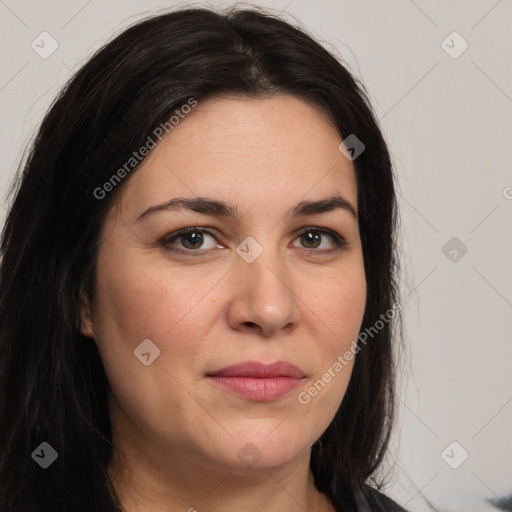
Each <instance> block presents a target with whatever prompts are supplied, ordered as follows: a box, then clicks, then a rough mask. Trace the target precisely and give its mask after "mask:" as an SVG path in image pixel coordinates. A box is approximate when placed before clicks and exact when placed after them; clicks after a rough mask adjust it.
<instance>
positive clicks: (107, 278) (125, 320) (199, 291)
mask: <svg viewBox="0 0 512 512" xmlns="http://www.w3.org/2000/svg"><path fill="white" fill-rule="evenodd" d="M127 252H128V251H125V255H124V256H123V252H122V251H118V252H117V253H114V251H112V252H109V256H108V258H103V259H100V260H99V261H98V276H97V279H98V280H97V282H98V296H97V304H98V308H97V315H96V316H97V317H98V320H97V321H95V330H96V333H97V335H98V345H99V349H100V352H101V353H102V358H103V359H104V362H105V367H106V369H107V367H108V368H109V370H110V373H111V374H112V375H113V377H114V378H115V377H119V376H120V375H119V374H120V373H122V372H126V369H127V368H133V367H134V366H135V367H137V365H140V362H139V361H138V360H137V359H136V358H135V357H134V350H135V349H136V348H137V347H138V346H139V345H140V344H141V343H142V342H143V340H147V339H149V340H151V342H152V343H154V345H155V346H156V347H158V349H159V350H160V351H161V354H160V356H159V358H160V361H158V363H159V364H162V362H163V361H164V360H165V363H164V364H165V365H166V367H168V368H170V369H172V370H176V371H180V370H181V371H184V370H183V369H184V368H186V366H187V365H186V364H185V363H186V362H184V361H183V360H184V359H186V358H187V356H190V357H192V356H194V355H195V354H196V352H198V351H199V347H200V342H201V341H203V340H204V339H205V337H206V336H207V333H208V329H209V322H208V318H207V316H208V314H210V315H212V314H214V313H213V312H212V307H211V305H209V301H208V296H209V293H208V292H209V290H210V289H211V288H212V287H214V286H215V284H216V282H217V281H219V275H216V276H215V275H212V273H210V274H209V275H206V274H205V273H204V272H203V273H199V272H188V273H187V275H186V278H184V276H183V275H182V274H181V273H180V272H179V271H174V270H173V271H171V269H170V268H169V267H165V266H162V267H159V268H155V265H154V263H153V264H150V263H149V262H147V261H145V260H144V259H143V258H133V257H132V258H130V257H129V254H126V253H127ZM115 256H117V257H115ZM210 323H211V322H210ZM169 354H172V357H169ZM180 362H181V364H180Z"/></svg>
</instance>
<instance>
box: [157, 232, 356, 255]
mask: <svg viewBox="0 0 512 512" xmlns="http://www.w3.org/2000/svg"><path fill="white" fill-rule="evenodd" d="M310 231H312V232H316V233H321V234H322V235H328V236H330V237H331V238H332V239H333V243H334V246H335V247H334V248H333V249H306V248H304V249H303V250H304V251H305V252H306V253H307V254H309V255H314V256H318V255H322V254H323V255H330V254H332V253H334V252H337V251H341V250H343V248H344V247H345V246H347V245H348V244H349V243H348V242H347V241H346V240H345V239H344V238H343V237H342V236H341V235H339V234H338V233H336V232H334V231H331V230H330V229H325V228H314V227H308V228H304V229H303V230H302V231H301V232H300V233H299V234H298V235H297V237H296V238H299V237H301V236H303V235H305V234H307V233H308V232H310ZM190 233H200V234H207V235H210V236H211V237H213V238H215V239H216V236H215V233H213V232H212V231H210V230H209V229H206V228H197V227H190V228H185V229H180V230H179V231H175V232H174V233H170V234H169V235H167V236H166V237H164V238H163V239H162V241H161V243H162V245H163V246H164V248H165V250H167V251H172V252H178V253H181V254H187V255H190V256H195V257H198V256H199V257H201V256H204V255H205V254H204V252H203V251H209V250H210V249H179V248H176V247H171V244H172V242H174V241H175V240H178V239H179V238H180V237H181V236H183V235H188V234H190Z"/></svg>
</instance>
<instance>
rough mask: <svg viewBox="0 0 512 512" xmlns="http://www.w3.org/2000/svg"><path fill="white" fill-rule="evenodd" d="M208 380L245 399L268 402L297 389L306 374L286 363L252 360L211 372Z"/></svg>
mask: <svg viewBox="0 0 512 512" xmlns="http://www.w3.org/2000/svg"><path fill="white" fill-rule="evenodd" d="M206 377H207V378H208V379H209V380H211V381H212V382H213V383H214V384H217V385H219V386H221V387H223V388H224V389H227V390H229V391H232V392H234V393H236V394H238V395H242V396H244V397H245V398H248V399H250V400H256V401H263V402H265V401H270V400H276V399H277V398H279V397H281V396H284V395H286V394H287V393H289V392H290V391H291V390H293V389H295V388H296V387H297V386H299V385H300V384H301V381H302V379H303V378H304V377H305V375H304V373H303V372H302V371H301V370H300V369H299V368H297V367H296V366H294V365H293V364H290V363H286V362H284V361H278V362H277V363H273V364H264V363H259V362H254V361H248V362H246V363H241V364H237V365H233V366H227V367H226V368H222V369H221V370H217V371H214V372H211V373H208V374H207V375H206Z"/></svg>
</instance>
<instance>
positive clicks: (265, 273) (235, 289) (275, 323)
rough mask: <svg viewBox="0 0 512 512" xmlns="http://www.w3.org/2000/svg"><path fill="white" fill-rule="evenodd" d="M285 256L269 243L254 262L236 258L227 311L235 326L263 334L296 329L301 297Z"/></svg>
mask: <svg viewBox="0 0 512 512" xmlns="http://www.w3.org/2000/svg"><path fill="white" fill-rule="evenodd" d="M283 258H284V257H283V255H282V254H278V251H277V250H271V249H269V248H268V247H267V248H265V249H264V250H263V252H262V253H261V254H260V255H259V256H258V257H257V258H256V259H255V260H254V261H253V262H252V263H248V262H247V261H245V260H244V259H243V258H242V257H240V258H238V259H237V260H236V263H235V268H234V269H233V272H232V285H231V290H232V293H231V295H230V302H229V307H228V312H227V321H228V324H229V325H230V327H231V328H233V329H235V330H237V331H242V332H253V333H257V334H259V335H260V336H263V337H271V336H274V335H276V334H278V333H279V332H280V331H281V333H282V334H288V333H290V332H292V331H293V330H295V328H296V327H297V325H298V323H299V318H300V311H299V307H298V303H300V299H299V297H298V296H297V293H296V292H297V290H296V289H295V288H296V286H295V283H294V278H293V275H292V273H291V272H290V270H289V268H288V267H287V265H286V262H285V261H284V259H283Z"/></svg>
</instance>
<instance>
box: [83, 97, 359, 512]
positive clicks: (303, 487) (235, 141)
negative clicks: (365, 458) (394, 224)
mask: <svg viewBox="0 0 512 512" xmlns="http://www.w3.org/2000/svg"><path fill="white" fill-rule="evenodd" d="M340 142H341V138H340V136H339V134H338V133H337V131H336V129H335V127H334V126H333V124H332V122H331V121H330V119H329V118H328V117H327V115H326V114H325V113H323V112H322V111H320V110H319V109H318V108H317V107H316V106H314V105H312V104H309V103H308V102H306V101H305V100H303V99H299V98H297V97H294V96H292V95H277V96H274V97H272V98H271V99H247V98H242V97H237V96H227V97H224V98H222V99H219V98H215V99H211V100H208V101H205V102H199V104H198V106H197V107H196V108H195V109H194V110H193V111H192V113H190V114H189V115H187V116H186V117H185V118H184V119H182V120H181V121H180V123H179V124H178V125H176V126H175V127H174V129H173V130H172V131H171V132H170V133H169V134H168V135H167V136H166V137H165V138H163V140H162V141H161V142H160V143H159V144H158V145H157V146H156V147H155V148H154V149H153V150H152V151H151V153H150V154H149V155H148V156H147V157H146V159H145V160H144V162H143V163H142V164H141V166H140V167H139V168H138V169H137V171H136V172H135V171H134V173H133V174H132V175H131V176H130V177H129V179H128V178H127V179H128V182H127V183H126V184H125V187H124V188H123V189H122V193H121V194H120V196H119V202H118V204H117V206H114V207H113V208H112V209H111V210H110V212H109V214H108V216H107V218H106V220H105V224H104V228H103V233H102V239H101V244H100V247H99V254H98V262H97V294H96V296H95V297H94V300H93V301H91V302H87V301H86V306H85V307H84V309H83V312H82V322H83V326H82V332H83V334H85V335H87V336H90V337H91V338H93V339H94V341H95V343H96V344H97V346H98V349H99V352H100V355H101V358H102V360H103V362H104V366H105V370H106V373H107V376H108V378H109V382H110V384H111V387H112V393H111V394H110V395H109V407H110V414H111V422H112V428H113V441H114V444H115V446H116V447H117V449H118V450H117V451H115V452H114V457H113V460H112V462H111V464H110V466H109V473H110V474H111V476H112V478H113V480H114V482H115V486H116V490H117V492H118V494H119V496H120V497H121V502H122V504H123V505H124V507H125V510H126V511H127V512H135V511H143V510H144V511H152V512H164V511H165V512H170V511H175V510H182V511H189V512H193V511H194V510H197V512H203V511H208V512H221V511H222V512H226V511H228V512H230V511H233V512H234V511H236V512H256V511H261V510H265V511H267V512H274V511H281V512H283V511H285V512H292V511H293V512H295V511H301V512H303V511H304V510H315V511H317V510H318V511H330V512H332V511H334V507H333V506H332V504H331V502H330V501H329V500H328V499H327V497H326V496H325V495H323V494H321V493H320V492H319V491H318V490H317V489H316V487H315V485H314V481H313V476H312V474H311V472H310V470H309V461H310V450H311V446H312V444H313V443H314V442H315V441H316V440H317V439H318V438H319V437H320V436H321V434H322V433H323V432H324V431H325V429H326V428H327V427H328V425H329V423H330V422H331V420H332V419H333V417H334V415H335V413H336V411H337V409H338V408H339V406H340V403H341V400H342V399H343V396H344V394H345V391H346V388H347V385H348V381H349V378H350V374H351V371H352V367H353V361H351V362H350V363H349V364H348V365H347V366H345V367H344V368H343V370H342V371H340V372H339V373H337V374H336V376H335V377H334V378H332V379H331V381H330V382H329V383H328V384H327V385H326V386H325V387H324V389H323V390H322V391H321V392H319V393H318V394H317V396H315V397H312V398H311V400H310V401H309V403H307V404H303V403H301V402H300V401H299V400H298V394H299V393H300V392H301V391H304V390H307V389H309V388H310V387H311V386H312V385H313V384H314V383H315V382H316V381H318V379H320V378H321V377H322V375H323V374H324V373H325V372H326V371H327V370H328V369H329V368H330V367H332V365H333V363H334V362H335V361H336V359H337V357H338V356H340V355H342V354H344V353H345V351H346V350H348V349H349V348H350V345H351V342H352V341H353V340H355V339H356V338H357V335H358V333H359V329H360V327H361V322H362V319H363V314H364V307H365V301H366V280H365V273H364V266H363V254H362V247H361V240H360V235H359V227H358V223H357V220H356V219H355V218H354V217H353V216H352V215H351V214H350V213H349V211H347V210H345V209H336V210H333V211H331V212H328V213H322V214H314V215H307V216H304V217H298V218H292V217H287V216H285V213H286V211H287V210H288V209H289V208H291V207H292V206H294V205H295V204H296V203H297V202H299V201H302V200H317V199H323V198H326V197H329V196H331V195H333V194H334V193H337V194H340V195H341V196H343V198H345V199H346V200H347V201H349V202H350V203H351V204H352V205H353V207H354V209H355V210H356V211H357V186H356V178H355V171H354V166H353V164H352V162H351V161H350V160H349V159H348V158H346V157H345V156H344V155H343V154H342V153H341V152H340V151H339V149H338V145H339V144H340ZM175 197H189V198H190V197H209V198H214V199H219V200H223V201H226V202H229V203H232V204H234V205H236V207H237V212H238V214H239V218H238V219H231V218H221V217H216V216H212V215H206V214H203V213H197V212H194V211H190V210H185V209H181V210H176V211H167V212H160V213H157V214H154V215H152V216H149V217H147V218H145V219H144V220H141V221H139V222H136V219H137V217H138V216H139V215H140V214H141V213H142V212H143V211H144V210H145V209H146V208H148V207H150V206H154V205H158V204H161V203H164V202H166V201H169V200H170V199H171V198H175ZM195 226H197V227H198V228H210V230H212V231H213V232H214V236H213V237H212V236H211V235H208V234H204V237H203V245H201V243H200V242H199V243H198V242H196V243H195V244H193V245H191V243H192V242H193V239H191V238H190V236H189V237H182V238H181V239H180V238H178V239H176V240H174V242H170V243H169V244H168V246H167V248H166V247H165V244H164V242H162V239H163V238H165V237H166V236H167V235H169V234H172V233H175V232H176V231H178V230H180V229H183V228H188V227H195ZM304 228H326V229H330V230H332V231H334V232H335V233H338V234H340V235H341V236H342V237H343V238H344V239H345V240H346V242H347V245H346V246H345V247H343V248H341V249H337V248H336V245H335V244H334V241H333V238H331V237H330V236H329V235H328V234H323V235H322V234H320V237H321V238H320V240H318V242H315V241H314V239H313V240H312V239H311V238H308V237H307V236H304V235H302V236H301V232H302V231H303V229H304ZM314 233H315V234H316V233H317V232H314ZM248 236H251V237H253V238H254V239H255V240H256V241H257V242H258V244H259V245H260V246H261V247H262V249H263V252H262V253H261V254H260V255H259V256H258V257H257V258H256V260H255V261H253V262H252V263H247V262H246V261H245V260H244V259H243V258H242V257H240V256H239V255H238V253H237V252H236V248H237V246H238V245H239V244H240V243H241V242H242V241H243V240H244V239H245V238H246V237H248ZM191 240H192V242H191ZM187 241H188V245H185V244H187ZM190 247H192V248H190ZM194 247H195V248H194ZM173 249H182V250H183V251H187V250H188V251H189V252H188V253H187V254H180V253H178V252H176V251H173ZM328 249H334V251H333V252H332V253H326V252H325V251H326V250H328ZM308 250H309V252H308ZM193 251H195V252H196V253H198V252H201V253H202V256H199V257H194V255H192V254H191V253H192V252H193ZM314 251H316V252H314ZM89 322H92V324H93V325H90V324H89ZM145 339H149V340H151V341H152V342H153V343H154V344H155V345H156V346H157V347H158V349H159V350H160V356H159V357H158V358H156V359H155V360H154V362H152V364H150V365H149V366H145V365H144V364H142V363H141V362H140V360H139V359H138V358H137V357H135V356H134V350H135V349H136V347H137V346H138V345H139V344H140V343H141V342H142V340H145ZM356 357H357V356H356ZM248 360H251V361H261V362H265V363H272V362H275V361H279V360H281V361H288V362H291V363H292V364H295V365H296V366H298V367H299V368H301V369H302V370H303V372H304V374H305V378H304V379H303V384H301V385H300V386H299V388H298V389H296V390H293V391H292V392H290V393H289V394H287V395H286V396H284V397H281V398H279V399H277V400H273V401H267V402H261V401H260V402H258V401H253V400H249V399H247V398H243V397H240V396H239V395H235V394H232V393H231V392H229V391H225V390H224V389H221V388H219V387H218V386H215V385H213V384H212V383H211V382H210V381H209V380H208V379H207V378H206V377H205V375H206V374H207V373H208V372H211V371H212V370H217V369H220V368H222V367H225V366H228V365H231V364H235V363H240V362H244V361H248ZM247 443H252V444H253V445H254V446H255V447H256V449H254V448H251V449H252V450H253V451H254V452H255V453H256V454H257V456H259V457H261V458H260V459H259V460H258V461H257V463H255V464H253V465H248V464H245V463H243V462H242V461H241V460H240V459H239V457H238V456H237V454H238V452H239V450H240V449H242V448H243V447H244V446H245V445H246V444H247ZM246 450H247V448H246ZM255 457H256V455H255Z"/></svg>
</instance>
